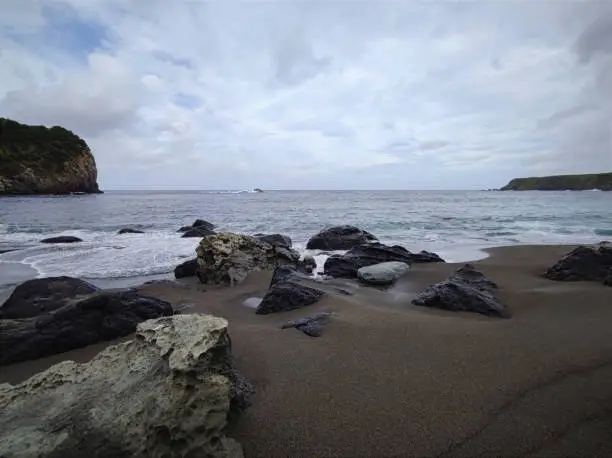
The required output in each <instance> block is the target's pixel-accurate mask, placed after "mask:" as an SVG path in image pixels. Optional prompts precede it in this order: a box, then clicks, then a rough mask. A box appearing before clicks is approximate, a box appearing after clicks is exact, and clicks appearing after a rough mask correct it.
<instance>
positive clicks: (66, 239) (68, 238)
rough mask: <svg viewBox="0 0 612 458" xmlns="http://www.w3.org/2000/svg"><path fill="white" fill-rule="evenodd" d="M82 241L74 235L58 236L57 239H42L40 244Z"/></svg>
mask: <svg viewBox="0 0 612 458" xmlns="http://www.w3.org/2000/svg"><path fill="white" fill-rule="evenodd" d="M82 241H83V240H82V239H80V238H78V237H74V236H72V235H58V236H57V237H49V238H46V239H42V240H41V241H40V243H78V242H82Z"/></svg>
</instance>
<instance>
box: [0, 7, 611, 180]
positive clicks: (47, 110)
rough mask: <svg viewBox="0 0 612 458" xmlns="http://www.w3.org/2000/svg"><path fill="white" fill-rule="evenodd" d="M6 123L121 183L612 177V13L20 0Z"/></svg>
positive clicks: (4, 102)
mask: <svg viewBox="0 0 612 458" xmlns="http://www.w3.org/2000/svg"><path fill="white" fill-rule="evenodd" d="M0 30H2V32H0V53H1V54H0V56H1V57H2V61H3V65H2V66H1V67H0V83H1V84H0V111H1V112H2V114H3V115H4V116H9V117H13V118H16V119H18V120H21V121H23V122H28V123H34V124H58V125H63V126H65V127H67V128H69V129H71V130H73V131H75V132H76V133H78V134H79V135H81V136H83V137H84V138H85V139H86V140H87V142H88V143H89V144H90V145H91V147H92V149H93V151H94V154H95V156H96V159H97V162H98V165H99V175H100V180H101V184H102V186H103V187H105V188H107V189H108V188H115V189H117V188H119V189H127V188H129V189H134V188H136V189H137V188H160V189H169V188H216V189H219V188H245V187H255V186H260V187H261V186H263V187H268V188H326V189H330V188H436V187H437V188H485V187H487V188H488V187H496V186H500V185H502V184H504V182H505V181H507V180H508V179H510V178H512V177H514V176H521V175H533V174H540V173H541V174H548V173H572V172H577V173H578V172H598V171H608V170H610V168H612V151H611V129H612V126H611V123H612V111H611V110H612V104H610V103H609V100H612V92H611V91H612V45H611V43H612V32H611V31H612V7H611V6H610V3H609V2H539V3H535V4H534V3H525V2H494V3H491V2H470V3H435V4H434V3H414V2H384V3H382V4H381V3H379V2H271V3H260V2H257V3H255V2H254V3H251V2H241V3H234V2H178V3H176V2H174V3H171V2H165V1H160V0H150V1H144V0H136V1H133V2H127V3H126V2H121V1H119V0H58V1H55V2H53V3H51V4H50V3H49V2H46V1H42V0H29V1H28V2H9V3H8V4H7V6H6V7H4V8H3V15H2V17H0Z"/></svg>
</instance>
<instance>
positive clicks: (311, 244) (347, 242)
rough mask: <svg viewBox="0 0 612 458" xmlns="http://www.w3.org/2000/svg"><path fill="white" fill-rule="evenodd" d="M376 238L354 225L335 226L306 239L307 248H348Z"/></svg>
mask: <svg viewBox="0 0 612 458" xmlns="http://www.w3.org/2000/svg"><path fill="white" fill-rule="evenodd" d="M375 240H377V239H376V237H374V236H373V235H372V234H370V233H369V232H367V231H364V230H361V229H359V228H358V227H355V226H348V225H347V226H335V227H330V228H329V229H325V230H323V231H321V232H319V233H318V234H317V235H315V236H313V237H311V238H310V240H308V243H307V244H306V248H307V249H309V250H350V249H351V248H353V247H354V246H356V245H359V244H361V243H366V242H372V241H375Z"/></svg>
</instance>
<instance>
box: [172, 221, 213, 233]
mask: <svg viewBox="0 0 612 458" xmlns="http://www.w3.org/2000/svg"><path fill="white" fill-rule="evenodd" d="M196 227H197V228H200V229H207V230H208V231H211V232H212V231H213V229H214V228H215V225H214V224H213V223H209V222H208V221H204V220H203V219H196V220H195V221H194V222H193V224H192V225H191V226H183V227H181V228H180V229H179V230H178V231H177V232H187V231H190V230H191V229H193V228H196Z"/></svg>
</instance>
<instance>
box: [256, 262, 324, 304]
mask: <svg viewBox="0 0 612 458" xmlns="http://www.w3.org/2000/svg"><path fill="white" fill-rule="evenodd" d="M323 295H324V293H323V291H320V290H318V289H315V288H311V287H309V286H305V285H302V284H301V283H300V274H299V273H298V272H297V271H296V270H295V268H293V267H291V266H280V267H277V268H276V269H275V270H274V274H273V275H272V281H271V282H270V289H269V290H268V292H267V293H266V295H265V296H264V297H263V299H262V300H261V302H260V303H259V305H258V307H257V310H256V311H255V313H257V314H258V315H267V314H270V313H277V312H286V311H289V310H295V309H299V308H302V307H306V306H307V305H311V304H314V303H315V302H317V301H319V299H321V298H322V297H323Z"/></svg>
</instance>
